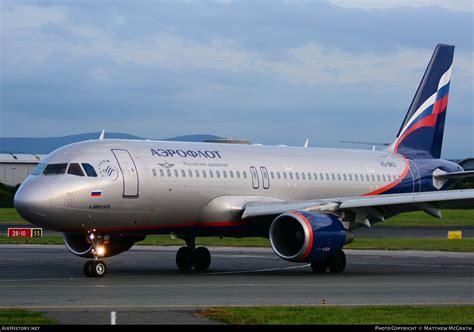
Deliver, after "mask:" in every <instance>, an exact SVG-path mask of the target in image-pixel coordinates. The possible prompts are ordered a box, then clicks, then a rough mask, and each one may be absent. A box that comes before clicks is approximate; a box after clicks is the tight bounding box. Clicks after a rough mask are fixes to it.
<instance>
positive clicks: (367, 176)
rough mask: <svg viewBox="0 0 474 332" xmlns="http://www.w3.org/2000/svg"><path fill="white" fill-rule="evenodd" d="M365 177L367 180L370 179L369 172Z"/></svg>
mask: <svg viewBox="0 0 474 332" xmlns="http://www.w3.org/2000/svg"><path fill="white" fill-rule="evenodd" d="M365 179H366V180H367V182H369V181H370V178H369V174H365Z"/></svg>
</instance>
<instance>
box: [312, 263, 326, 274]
mask: <svg viewBox="0 0 474 332" xmlns="http://www.w3.org/2000/svg"><path fill="white" fill-rule="evenodd" d="M327 269H328V264H327V263H319V262H318V263H317V262H311V270H313V272H314V273H324V272H326V270H327Z"/></svg>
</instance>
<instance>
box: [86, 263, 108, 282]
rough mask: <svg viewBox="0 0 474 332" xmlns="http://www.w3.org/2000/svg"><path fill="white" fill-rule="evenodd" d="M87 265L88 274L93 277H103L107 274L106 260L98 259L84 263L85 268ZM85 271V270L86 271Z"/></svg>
mask: <svg viewBox="0 0 474 332" xmlns="http://www.w3.org/2000/svg"><path fill="white" fill-rule="evenodd" d="M86 265H88V267H89V269H88V272H89V273H88V274H86V276H88V277H92V278H102V277H103V276H105V273H106V272H107V265H105V262H104V261H101V260H97V261H88V262H86V264H84V269H85V268H86ZM84 272H85V271H84Z"/></svg>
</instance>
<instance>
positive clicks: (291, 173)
mask: <svg viewBox="0 0 474 332" xmlns="http://www.w3.org/2000/svg"><path fill="white" fill-rule="evenodd" d="M288 174H289V175H290V180H293V172H289V173H288Z"/></svg>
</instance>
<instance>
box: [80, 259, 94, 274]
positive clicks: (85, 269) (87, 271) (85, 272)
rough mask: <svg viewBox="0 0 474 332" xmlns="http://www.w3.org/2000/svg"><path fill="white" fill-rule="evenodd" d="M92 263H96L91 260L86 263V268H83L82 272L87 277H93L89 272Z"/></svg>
mask: <svg viewBox="0 0 474 332" xmlns="http://www.w3.org/2000/svg"><path fill="white" fill-rule="evenodd" d="M92 263H94V261H92V260H89V261H87V262H85V263H84V266H83V267H82V272H84V274H85V276H86V277H92V275H91V273H90V271H89V267H90V266H91V264H92Z"/></svg>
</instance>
